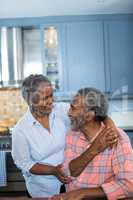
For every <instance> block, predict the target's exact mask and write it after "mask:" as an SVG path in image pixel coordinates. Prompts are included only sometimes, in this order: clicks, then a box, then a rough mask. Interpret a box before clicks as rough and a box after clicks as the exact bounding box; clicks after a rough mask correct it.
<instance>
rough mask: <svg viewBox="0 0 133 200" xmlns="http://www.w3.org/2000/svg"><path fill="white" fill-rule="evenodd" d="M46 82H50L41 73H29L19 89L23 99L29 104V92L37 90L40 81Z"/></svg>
mask: <svg viewBox="0 0 133 200" xmlns="http://www.w3.org/2000/svg"><path fill="white" fill-rule="evenodd" d="M42 82H44V83H47V84H49V85H51V82H50V81H49V80H48V78H47V77H46V76H43V75H42V74H35V75H33V74H31V75H30V76H28V77H26V78H25V79H24V81H23V83H22V87H21V91H22V96H23V98H24V100H25V101H26V102H27V103H28V104H29V97H30V94H31V93H34V92H36V91H37V88H38V86H39V85H40V84H41V83H42Z"/></svg>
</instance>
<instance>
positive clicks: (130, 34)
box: [105, 20, 133, 98]
mask: <svg viewBox="0 0 133 200" xmlns="http://www.w3.org/2000/svg"><path fill="white" fill-rule="evenodd" d="M105 50H106V55H105V56H106V57H105V58H106V65H107V66H106V67H107V68H108V80H107V84H108V91H109V92H111V95H112V98H113V97H116V96H121V95H122V94H129V95H133V20H110V21H106V22H105Z"/></svg>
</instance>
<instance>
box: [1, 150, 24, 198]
mask: <svg viewBox="0 0 133 200" xmlns="http://www.w3.org/2000/svg"><path fill="white" fill-rule="evenodd" d="M6 167H7V186H5V187H0V196H3V194H4V193H5V195H6V194H8V196H10V193H14V192H15V193H16V194H17V193H22V194H24V193H26V186H25V181H24V178H23V176H22V174H21V172H20V170H19V169H18V168H17V167H16V166H15V164H14V162H13V159H12V156H11V153H7V155H6Z"/></svg>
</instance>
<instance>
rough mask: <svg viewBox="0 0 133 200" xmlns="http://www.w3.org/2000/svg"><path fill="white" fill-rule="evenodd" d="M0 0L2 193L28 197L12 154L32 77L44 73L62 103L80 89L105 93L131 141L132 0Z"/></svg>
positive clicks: (113, 117)
mask: <svg viewBox="0 0 133 200" xmlns="http://www.w3.org/2000/svg"><path fill="white" fill-rule="evenodd" d="M0 3H1V5H2V6H1V8H0V49H1V52H0V97H1V101H0V103H1V105H0V130H1V131H0V132H1V133H0V134H1V135H0V148H1V150H4V151H5V152H6V154H4V156H5V157H4V158H3V159H2V160H3V162H2V166H3V168H4V170H5V171H6V172H5V173H4V178H3V180H4V185H3V186H2V187H0V196H7V195H8V196H24V195H25V196H26V187H25V183H24V179H23V177H22V175H21V173H20V172H19V170H18V169H17V168H16V166H15V165H14V163H13V160H12V158H11V154H10V152H11V148H12V147H11V145H12V144H11V139H12V129H13V127H14V125H15V124H16V123H17V122H18V120H19V119H20V118H21V117H22V116H23V114H24V113H25V112H26V110H27V105H26V103H25V101H24V100H23V98H22V96H21V91H20V87H21V83H22V81H23V80H24V78H25V77H27V76H29V75H30V74H44V75H46V76H47V77H48V78H49V80H50V81H51V83H52V85H53V88H54V91H55V92H54V96H55V101H59V102H60V101H64V102H70V100H71V98H72V97H73V95H74V94H75V93H76V91H77V90H78V89H80V88H82V87H87V86H91V87H95V88H97V89H100V90H101V91H103V92H104V93H105V94H106V95H107V96H108V99H109V103H110V107H109V116H110V117H111V118H112V119H113V120H114V122H115V124H116V125H117V126H118V127H120V128H123V129H124V130H125V131H126V132H127V133H128V135H129V137H130V139H131V143H132V145H133V81H132V74H133V67H132V64H133V37H132V35H133V2H132V0H108V1H107V0H95V1H91V0H86V1H78V3H77V2H76V1H75V0H73V1H71V2H70V1H65V0H64V1H60V0H56V2H54V3H53V1H46V2H45V3H44V1H43V0H39V1H38V2H36V1H35V0H33V1H32V2H28V1H19V3H18V2H17V1H16V0H12V1H7V0H4V1H3V0H1V1H0ZM4 161H5V162H4ZM3 163H4V164H3ZM4 165H5V166H4Z"/></svg>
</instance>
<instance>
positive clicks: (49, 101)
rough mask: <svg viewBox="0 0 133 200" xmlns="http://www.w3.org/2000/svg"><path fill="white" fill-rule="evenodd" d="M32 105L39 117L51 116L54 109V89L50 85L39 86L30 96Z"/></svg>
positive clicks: (42, 84)
mask: <svg viewBox="0 0 133 200" xmlns="http://www.w3.org/2000/svg"><path fill="white" fill-rule="evenodd" d="M30 105H31V108H32V110H33V112H35V113H36V114H37V115H38V116H44V115H49V114H50V113H51V111H52V107H53V88H52V86H51V85H49V84H48V83H45V82H42V83H40V84H39V86H38V88H37V89H36V91H34V92H32V93H31V95H30Z"/></svg>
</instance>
